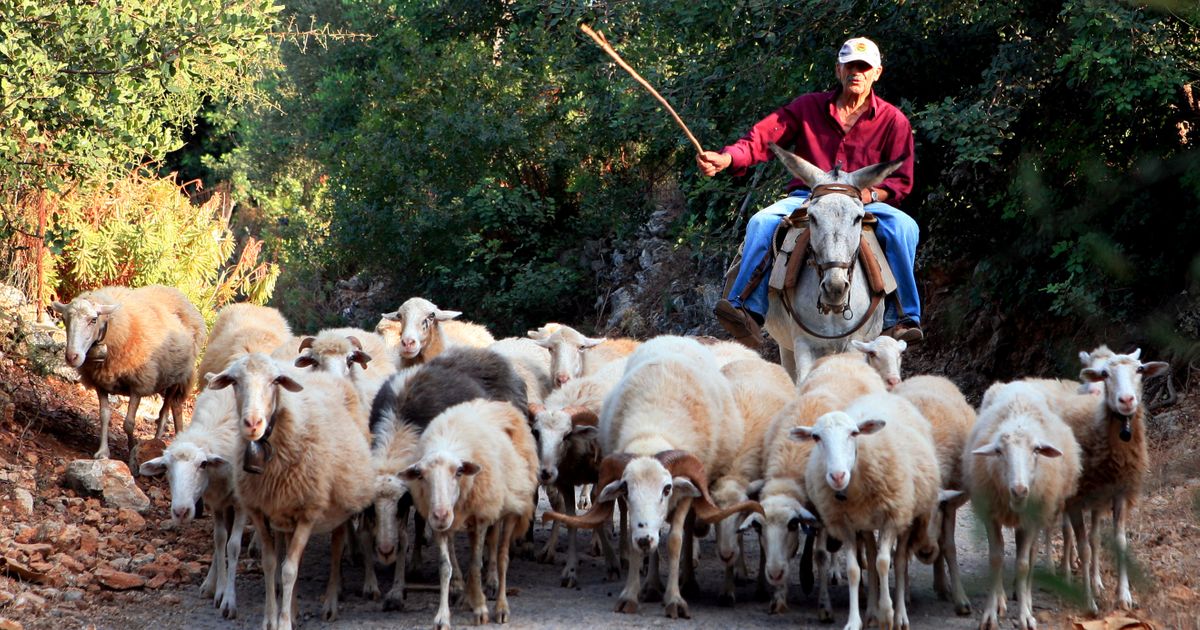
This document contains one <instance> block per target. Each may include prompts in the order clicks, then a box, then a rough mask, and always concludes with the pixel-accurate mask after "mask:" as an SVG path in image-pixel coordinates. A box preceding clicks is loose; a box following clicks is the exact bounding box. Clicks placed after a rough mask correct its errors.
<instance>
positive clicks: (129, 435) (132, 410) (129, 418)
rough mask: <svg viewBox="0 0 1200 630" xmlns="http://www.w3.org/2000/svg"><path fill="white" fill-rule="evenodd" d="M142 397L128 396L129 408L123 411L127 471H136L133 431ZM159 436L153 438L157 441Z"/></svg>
mask: <svg viewBox="0 0 1200 630" xmlns="http://www.w3.org/2000/svg"><path fill="white" fill-rule="evenodd" d="M141 402H142V397H141V396H138V395H137V394H130V395H129V408H128V409H126V411H125V438H126V439H127V440H128V444H129V470H131V471H135V470H137V466H136V465H135V464H136V463H137V450H138V449H137V446H138V444H137V438H136V437H134V435H133V430H134V429H135V428H137V410H138V405H139V404H141ZM159 437H160V436H155V438H156V439H158V438H159Z"/></svg>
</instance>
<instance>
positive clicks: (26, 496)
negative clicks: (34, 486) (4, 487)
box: [13, 488, 33, 516]
mask: <svg viewBox="0 0 1200 630" xmlns="http://www.w3.org/2000/svg"><path fill="white" fill-rule="evenodd" d="M13 502H14V503H15V504H16V507H17V515H19V516H29V515H31V514H33V493H31V492H29V491H28V490H26V489H25V488H17V489H15V490H13Z"/></svg>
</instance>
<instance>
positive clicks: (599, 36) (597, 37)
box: [579, 24, 704, 153]
mask: <svg viewBox="0 0 1200 630" xmlns="http://www.w3.org/2000/svg"><path fill="white" fill-rule="evenodd" d="M579 29H580V30H582V31H583V32H584V33H587V35H588V37H591V38H592V39H593V40H594V41H595V42H596V44H597V45H598V46H600V48H602V49H604V52H606V53H608V56H609V57H612V58H613V61H616V62H617V65H618V66H621V68H622V69H624V70H625V72H628V73H629V75H630V76H632V77H633V78H634V79H635V80H636V81H637V82H638V83H641V84H642V87H644V88H646V89H647V90H648V91H649V92H650V94H652V95H654V98H656V99H658V102H659V103H662V106H663V107H665V108H667V113H669V114H671V118H674V119H675V122H676V123H678V124H679V126H680V128H682V129H683V133H685V134H687V137H688V140H691V141H692V144H693V145H694V146H695V147H696V152H697V153H704V147H701V146H700V141H699V140H697V139H696V136H694V135H692V130H690V129H688V127H687V125H685V124H683V119H681V118H680V117H679V114H676V113H675V109H674V108H673V107H671V104H670V103H668V102H667V99H665V98H663V97H662V95H661V94H659V93H658V90H655V89H654V87H653V86H651V85H650V83H649V82H647V81H646V80H645V79H643V78H642V75H640V74H638V73H637V70H634V69H633V68H631V67H629V64H627V63H625V60H624V59H621V56H620V55H618V54H617V51H615V50H613V47H612V46H611V45H609V43H608V40H607V39H605V38H604V34H603V33H599V32H596V31H593V30H592V29H591V28H590V27H589V26H588V25H587V24H580V25H579Z"/></svg>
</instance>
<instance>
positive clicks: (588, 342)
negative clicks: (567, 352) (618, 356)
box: [579, 337, 608, 348]
mask: <svg viewBox="0 0 1200 630" xmlns="http://www.w3.org/2000/svg"><path fill="white" fill-rule="evenodd" d="M605 341H608V339H607V338H605V337H600V338H598V339H597V338H595V337H584V338H583V343H581V344H579V345H580V346H582V347H584V348H595V347H596V346H598V345H600V344H602V343H604V342H605Z"/></svg>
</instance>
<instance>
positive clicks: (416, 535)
mask: <svg viewBox="0 0 1200 630" xmlns="http://www.w3.org/2000/svg"><path fill="white" fill-rule="evenodd" d="M428 542H429V541H428V540H427V539H426V538H425V517H423V516H421V513H420V512H418V511H417V510H413V543H412V561H411V562H410V563H409V565H410V566H409V569H408V570H409V571H411V572H412V573H414V574H415V573H420V572H421V569H422V568H423V567H424V564H425V563H424V562H422V561H421V556H422V553H421V548H422V547H424V546H425V545H426V543H428Z"/></svg>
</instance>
